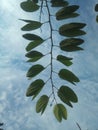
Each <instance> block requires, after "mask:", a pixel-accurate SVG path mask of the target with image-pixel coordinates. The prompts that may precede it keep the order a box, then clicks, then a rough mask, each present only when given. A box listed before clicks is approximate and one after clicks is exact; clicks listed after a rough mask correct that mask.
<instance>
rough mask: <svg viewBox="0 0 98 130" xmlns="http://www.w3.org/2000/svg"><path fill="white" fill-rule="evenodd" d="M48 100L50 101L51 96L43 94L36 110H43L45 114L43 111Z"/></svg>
mask: <svg viewBox="0 0 98 130" xmlns="http://www.w3.org/2000/svg"><path fill="white" fill-rule="evenodd" d="M48 102H49V97H48V96H47V95H43V96H41V97H40V99H39V100H38V101H37V103H36V112H37V113H39V112H41V114H43V112H44V111H45V109H46V107H47V105H48Z"/></svg>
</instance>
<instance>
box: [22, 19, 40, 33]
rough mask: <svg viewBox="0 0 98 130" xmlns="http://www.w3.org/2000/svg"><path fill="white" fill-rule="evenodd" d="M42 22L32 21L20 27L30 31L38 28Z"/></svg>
mask: <svg viewBox="0 0 98 130" xmlns="http://www.w3.org/2000/svg"><path fill="white" fill-rule="evenodd" d="M41 25H42V23H40V22H37V21H32V22H30V23H29V24H26V25H25V26H23V27H22V28H21V30H22V31H31V30H35V29H38V28H40V27H41Z"/></svg>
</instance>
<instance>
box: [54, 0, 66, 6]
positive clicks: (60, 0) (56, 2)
mask: <svg viewBox="0 0 98 130" xmlns="http://www.w3.org/2000/svg"><path fill="white" fill-rule="evenodd" d="M51 3H52V7H62V6H67V5H68V2H67V1H64V0H51Z"/></svg>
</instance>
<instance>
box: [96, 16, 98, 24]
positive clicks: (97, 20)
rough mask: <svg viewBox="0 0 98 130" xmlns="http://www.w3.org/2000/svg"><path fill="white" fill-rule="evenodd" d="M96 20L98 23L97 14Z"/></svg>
mask: <svg viewBox="0 0 98 130" xmlns="http://www.w3.org/2000/svg"><path fill="white" fill-rule="evenodd" d="M96 22H97V23H98V15H97V16H96Z"/></svg>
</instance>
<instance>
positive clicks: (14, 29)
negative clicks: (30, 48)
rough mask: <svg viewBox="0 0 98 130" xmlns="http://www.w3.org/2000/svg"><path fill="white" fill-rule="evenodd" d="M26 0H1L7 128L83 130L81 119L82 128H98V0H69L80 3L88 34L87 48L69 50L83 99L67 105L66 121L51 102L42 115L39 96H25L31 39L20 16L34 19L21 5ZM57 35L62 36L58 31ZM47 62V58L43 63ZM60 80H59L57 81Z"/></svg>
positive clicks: (2, 101)
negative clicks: (57, 116) (38, 110)
mask: <svg viewBox="0 0 98 130" xmlns="http://www.w3.org/2000/svg"><path fill="white" fill-rule="evenodd" d="M22 1H23V0H0V122H4V126H3V128H4V129H5V130H13V129H17V130H32V129H33V130H51V128H52V129H53V130H59V129H61V130H79V129H78V127H77V125H76V122H77V123H78V124H79V125H80V126H81V128H82V130H87V129H88V130H98V32H97V31H98V24H97V23H96V21H95V17H96V15H97V13H95V12H94V5H95V4H96V3H97V0H86V1H84V0H80V1H77V0H69V2H70V4H78V5H80V9H79V13H80V14H81V15H80V16H79V18H76V19H74V20H77V21H78V20H79V21H83V22H85V23H87V26H86V28H85V30H86V31H87V35H85V36H83V38H84V39H85V43H84V44H83V48H84V51H81V52H73V53H70V54H67V55H68V56H72V57H73V65H72V67H70V68H69V69H70V70H72V71H73V72H74V73H75V74H76V75H77V76H78V77H79V79H80V81H81V82H80V83H78V85H77V86H75V87H73V86H71V87H73V89H74V91H75V92H76V94H77V95H78V100H79V101H78V103H77V104H73V105H74V107H73V108H69V107H67V110H68V119H67V120H66V121H65V120H64V121H63V122H62V123H58V122H57V121H56V119H55V118H54V116H53V113H52V108H51V107H50V106H48V108H47V110H46V111H45V113H44V114H43V115H42V116H40V114H37V113H36V112H35V103H36V100H34V101H33V102H32V101H31V98H27V97H26V96H25V92H26V89H27V87H28V85H29V84H30V81H29V80H28V79H27V78H26V72H27V70H28V69H29V67H30V65H29V64H28V63H27V62H26V60H27V59H26V58H25V53H26V51H25V47H26V45H27V44H28V42H27V40H25V39H23V38H22V34H23V33H24V32H22V31H21V29H20V28H21V27H22V26H23V24H24V23H23V22H22V21H20V20H19V19H20V18H23V19H32V14H31V13H26V12H24V11H23V10H22V9H21V8H20V2H22ZM36 16H37V15H33V19H36ZM44 18H46V17H45V15H44ZM74 20H73V21H74ZM45 28H46V27H45ZM36 32H37V33H40V32H38V31H36ZM47 33H48V31H47V32H46V34H47ZM55 39H56V40H59V39H58V37H57V36H56V35H55ZM48 47H49V45H47V44H45V45H43V46H42V47H40V50H41V51H44V53H45V52H47V51H48ZM57 53H58V50H56V49H55V55H56V54H57ZM40 62H41V61H40ZM47 62H48V61H47V59H46V60H44V61H43V62H42V64H45V63H47ZM55 66H56V64H55ZM56 69H58V66H56ZM46 75H47V73H46V74H45V73H44V74H43V78H45V77H47V76H46ZM60 82H61V81H59V80H57V84H59V83H60ZM62 82H63V81H62ZM50 124H51V125H50Z"/></svg>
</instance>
